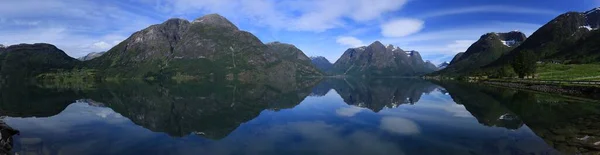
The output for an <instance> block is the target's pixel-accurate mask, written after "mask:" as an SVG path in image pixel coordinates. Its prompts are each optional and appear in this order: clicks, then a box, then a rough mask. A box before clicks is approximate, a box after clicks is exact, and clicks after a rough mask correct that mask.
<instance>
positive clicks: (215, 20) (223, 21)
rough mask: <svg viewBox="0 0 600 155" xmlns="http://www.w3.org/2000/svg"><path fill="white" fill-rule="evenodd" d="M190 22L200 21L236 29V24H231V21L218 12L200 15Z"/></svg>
mask: <svg viewBox="0 0 600 155" xmlns="http://www.w3.org/2000/svg"><path fill="white" fill-rule="evenodd" d="M192 23H202V24H206V25H211V26H216V27H226V28H233V29H235V30H238V28H237V26H235V25H233V23H231V21H229V20H227V18H225V17H223V16H221V15H219V14H208V15H205V16H202V17H200V18H198V19H196V20H194V21H193V22H192Z"/></svg>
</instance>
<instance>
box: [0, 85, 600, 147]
mask: <svg viewBox="0 0 600 155" xmlns="http://www.w3.org/2000/svg"><path fill="white" fill-rule="evenodd" d="M1 91H2V94H0V97H1V98H2V100H1V103H0V108H1V109H0V112H2V113H1V115H2V116H3V117H2V119H1V120H2V121H3V122H6V125H7V127H11V128H14V129H16V130H19V131H20V134H18V135H15V136H12V138H13V139H14V143H12V144H8V145H9V146H11V147H10V148H12V150H11V151H12V152H13V153H19V154H198V153H204V154H370V155H371V154H530V153H533V154H559V152H562V153H568V154H573V153H598V148H599V147H598V146H597V145H596V144H598V143H600V142H599V141H600V139H599V138H597V137H600V132H598V131H595V130H594V129H598V128H599V127H600V126H599V125H596V123H595V122H597V119H598V118H599V117H598V116H600V115H599V113H600V106H599V104H597V103H594V101H586V100H579V99H570V98H563V97H557V96H551V95H544V94H536V93H532V92H522V91H516V90H510V89H500V88H490V87H482V86H475V85H469V84H463V83H453V82H430V81H423V80H419V79H374V80H364V79H335V78H333V79H323V80H318V79H315V80H307V81H298V82H296V83H294V84H289V85H285V86H281V85H269V84H248V83H181V84H175V83H168V84H167V83H154V84H152V83H144V82H123V83H102V84H98V85H96V86H95V88H94V89H77V90H73V89H58V90H57V89H55V88H38V87H32V86H30V87H7V86H4V87H3V88H2V89H1ZM3 135H4V134H3ZM3 139H4V137H3Z"/></svg>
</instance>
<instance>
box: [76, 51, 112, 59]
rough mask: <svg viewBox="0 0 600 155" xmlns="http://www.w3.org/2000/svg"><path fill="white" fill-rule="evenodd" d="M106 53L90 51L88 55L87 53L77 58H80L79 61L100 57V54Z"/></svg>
mask: <svg viewBox="0 0 600 155" xmlns="http://www.w3.org/2000/svg"><path fill="white" fill-rule="evenodd" d="M104 53H106V52H92V53H89V54H87V55H85V56H83V57H79V58H77V60H79V61H88V60H92V59H94V58H97V57H100V56H102V55H104Z"/></svg>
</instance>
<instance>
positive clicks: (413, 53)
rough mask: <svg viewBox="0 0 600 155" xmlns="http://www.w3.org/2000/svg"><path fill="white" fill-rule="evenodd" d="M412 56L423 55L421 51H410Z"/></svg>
mask: <svg viewBox="0 0 600 155" xmlns="http://www.w3.org/2000/svg"><path fill="white" fill-rule="evenodd" d="M410 56H421V54H420V53H419V51H415V50H412V51H410Z"/></svg>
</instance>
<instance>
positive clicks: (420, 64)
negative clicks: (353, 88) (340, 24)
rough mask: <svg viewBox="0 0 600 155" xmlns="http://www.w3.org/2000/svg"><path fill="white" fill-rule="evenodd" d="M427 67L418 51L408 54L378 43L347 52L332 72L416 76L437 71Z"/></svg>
mask: <svg viewBox="0 0 600 155" xmlns="http://www.w3.org/2000/svg"><path fill="white" fill-rule="evenodd" d="M427 66H430V65H427V64H426V63H425V62H424V61H423V59H422V58H421V55H420V54H419V52H417V51H408V52H407V51H404V50H402V49H400V48H398V47H394V46H393V45H389V46H387V47H386V46H384V45H383V44H381V42H379V41H376V42H374V43H372V44H371V45H369V46H363V47H358V48H350V49H348V50H346V52H344V54H343V55H342V56H341V57H340V58H339V59H338V60H337V61H336V62H335V63H334V64H333V69H332V70H333V72H334V73H335V74H343V75H353V76H414V75H422V74H427V73H431V72H433V71H435V70H432V68H430V67H427ZM433 66H435V65H433ZM436 69H437V68H436Z"/></svg>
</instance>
